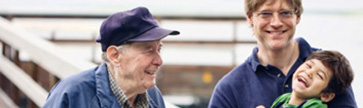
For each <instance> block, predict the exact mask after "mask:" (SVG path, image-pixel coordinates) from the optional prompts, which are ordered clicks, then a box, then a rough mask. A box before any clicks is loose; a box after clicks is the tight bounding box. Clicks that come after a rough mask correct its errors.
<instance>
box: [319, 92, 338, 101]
mask: <svg viewBox="0 0 363 108" xmlns="http://www.w3.org/2000/svg"><path fill="white" fill-rule="evenodd" d="M334 97H335V93H321V94H320V99H321V101H323V102H329V101H331V100H333V98H334Z"/></svg>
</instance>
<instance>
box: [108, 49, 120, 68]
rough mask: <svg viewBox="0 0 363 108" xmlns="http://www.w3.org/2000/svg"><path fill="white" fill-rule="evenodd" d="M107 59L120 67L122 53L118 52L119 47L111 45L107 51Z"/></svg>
mask: <svg viewBox="0 0 363 108" xmlns="http://www.w3.org/2000/svg"><path fill="white" fill-rule="evenodd" d="M106 53H107V58H108V60H109V61H110V63H111V64H113V65H119V64H120V56H121V55H120V54H119V53H120V52H119V51H118V50H117V47H116V46H114V45H111V46H109V47H108V48H107V50H106Z"/></svg>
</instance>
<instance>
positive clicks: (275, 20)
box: [270, 14, 283, 29]
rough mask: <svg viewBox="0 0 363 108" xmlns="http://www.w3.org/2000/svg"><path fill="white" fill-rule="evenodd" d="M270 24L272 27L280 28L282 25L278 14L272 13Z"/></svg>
mask: <svg viewBox="0 0 363 108" xmlns="http://www.w3.org/2000/svg"><path fill="white" fill-rule="evenodd" d="M270 25H271V26H272V27H273V28H276V29H277V28H280V27H282V25H283V24H282V19H281V18H280V16H279V14H274V15H273V16H272V18H271V20H270Z"/></svg>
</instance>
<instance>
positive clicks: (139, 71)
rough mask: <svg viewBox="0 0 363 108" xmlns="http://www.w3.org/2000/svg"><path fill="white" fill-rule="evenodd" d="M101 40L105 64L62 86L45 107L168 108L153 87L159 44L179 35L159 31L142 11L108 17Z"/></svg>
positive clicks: (73, 77) (160, 29) (102, 30)
mask: <svg viewBox="0 0 363 108" xmlns="http://www.w3.org/2000/svg"><path fill="white" fill-rule="evenodd" d="M100 34H101V35H100V37H99V38H98V39H97V42H99V43H101V45H102V51H103V56H102V58H103V60H104V62H103V63H101V64H100V65H99V66H97V67H95V68H92V69H90V70H86V71H84V72H80V73H78V74H75V75H72V76H70V77H68V78H65V79H62V80H61V81H59V82H58V83H57V84H56V85H55V86H54V87H53V89H52V90H51V91H50V93H49V95H48V99H47V101H46V104H45V105H44V107H45V108H165V105H164V100H163V98H162V95H161V93H160V91H159V89H158V88H157V87H156V86H155V77H156V72H157V71H158V69H159V68H160V66H161V65H162V64H163V62H162V59H161V57H160V50H161V47H162V43H161V39H162V38H164V37H166V36H167V35H176V34H179V32H178V31H172V30H167V29H163V28H160V27H159V26H158V24H157V22H156V21H155V20H154V18H153V16H152V15H151V14H150V12H149V10H148V9H147V8H145V7H138V8H135V9H132V10H128V11H124V12H119V13H116V14H113V15H111V16H109V17H108V18H107V19H106V20H105V21H104V22H103V23H102V25H101V29H100Z"/></svg>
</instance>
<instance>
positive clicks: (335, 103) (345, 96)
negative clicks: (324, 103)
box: [328, 87, 357, 108]
mask: <svg viewBox="0 0 363 108" xmlns="http://www.w3.org/2000/svg"><path fill="white" fill-rule="evenodd" d="M328 107H329V108H357V103H356V102H355V98H354V93H353V90H352V87H349V88H348V89H347V90H345V91H344V92H343V93H341V94H337V95H336V96H335V97H334V99H333V100H332V101H330V102H328Z"/></svg>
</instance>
